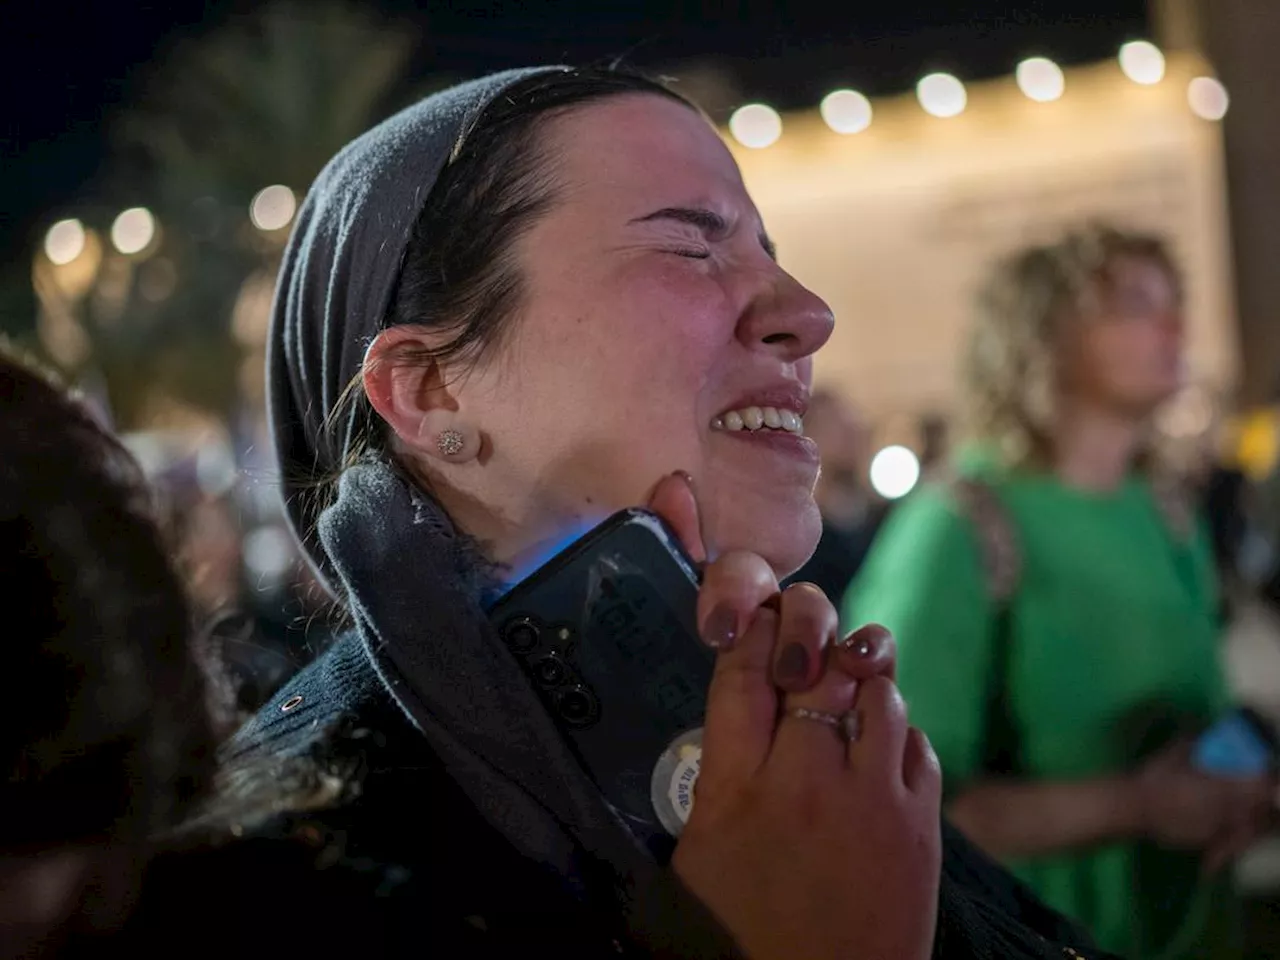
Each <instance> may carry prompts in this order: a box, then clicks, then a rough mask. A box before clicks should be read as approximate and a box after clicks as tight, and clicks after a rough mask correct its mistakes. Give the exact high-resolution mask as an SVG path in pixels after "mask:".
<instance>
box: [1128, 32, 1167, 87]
mask: <svg viewBox="0 0 1280 960" xmlns="http://www.w3.org/2000/svg"><path fill="white" fill-rule="evenodd" d="M1120 69H1121V70H1123V71H1124V75H1125V76H1126V77H1128V78H1129V79H1130V80H1132V81H1133V82H1134V83H1141V84H1143V85H1144V86H1151V85H1152V84H1156V83H1159V82H1160V81H1161V80H1163V79H1164V54H1163V53H1161V52H1160V48H1159V47H1157V46H1156V45H1155V44H1154V43H1149V42H1148V41H1146V40H1134V41H1132V42H1130V43H1126V44H1125V45H1124V46H1123V47H1121V48H1120Z"/></svg>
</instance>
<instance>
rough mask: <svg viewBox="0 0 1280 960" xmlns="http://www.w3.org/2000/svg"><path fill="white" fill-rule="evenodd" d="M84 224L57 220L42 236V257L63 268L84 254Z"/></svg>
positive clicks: (75, 221) (77, 221) (76, 221)
mask: <svg viewBox="0 0 1280 960" xmlns="http://www.w3.org/2000/svg"><path fill="white" fill-rule="evenodd" d="M84 245H85V233H84V224H83V223H81V222H80V221H79V220H74V219H73V220H59V221H58V222H57V223H55V224H54V225H53V226H52V227H50V228H49V232H48V233H46V234H45V235H44V255H45V256H46V257H48V258H49V260H50V261H52V262H53V263H55V264H57V265H58V266H60V267H61V266H65V265H66V264H68V263H70V262H71V261H72V260H75V259H76V258H77V257H78V256H80V254H82V253H84Z"/></svg>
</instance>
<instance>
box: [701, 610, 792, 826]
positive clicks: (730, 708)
mask: <svg viewBox="0 0 1280 960" xmlns="http://www.w3.org/2000/svg"><path fill="white" fill-rule="evenodd" d="M777 626H778V614H777V613H776V612H775V611H773V610H771V609H769V608H767V607H766V608H764V609H761V610H760V611H759V613H758V615H757V616H756V617H755V619H754V620H753V622H752V624H751V626H750V627H749V628H748V630H747V632H746V633H745V634H743V636H742V638H741V640H740V641H739V642H738V643H736V644H735V645H734V646H733V647H731V648H729V649H724V650H721V652H720V654H719V656H717V657H716V666H715V671H714V672H713V673H712V675H711V686H710V688H709V689H708V691H707V715H706V721H705V723H704V727H703V731H702V764H701V769H700V771H699V774H698V787H697V797H698V803H699V804H702V803H703V800H704V799H705V797H707V796H708V795H712V796H713V800H712V802H715V801H714V795H715V794H718V793H720V792H722V791H727V792H730V793H732V792H736V791H737V790H738V789H740V788H742V787H743V786H745V785H746V783H747V782H748V781H749V780H750V778H751V777H752V776H754V775H755V773H756V771H757V770H759V768H760V765H761V764H762V763H763V762H764V760H765V757H766V756H768V754H769V750H770V747H771V745H772V743H773V734H774V727H775V724H776V720H777V714H778V697H777V692H776V688H775V687H774V685H773V680H772V679H771V678H770V676H769V666H770V663H771V662H772V659H773V647H774V639H775V637H776V634H777Z"/></svg>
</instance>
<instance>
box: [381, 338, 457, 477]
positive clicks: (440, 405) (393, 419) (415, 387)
mask: <svg viewBox="0 0 1280 960" xmlns="http://www.w3.org/2000/svg"><path fill="white" fill-rule="evenodd" d="M429 345H430V340H429V335H428V334H426V333H425V332H424V331H422V330H420V329H416V328H414V327H412V326H399V327H391V328H390V329H387V330H383V331H382V332H381V333H379V334H378V335H377V337H375V338H374V340H373V343H371V344H369V349H368V350H367V351H366V352H365V356H364V366H363V368H362V370H361V376H362V378H363V381H364V391H365V395H366V396H368V398H369V403H370V404H371V405H372V406H373V409H374V410H376V411H377V412H378V416H380V417H382V419H383V420H385V421H386V423H387V425H388V426H389V427H390V428H391V430H392V432H394V433H395V435H396V436H397V437H399V439H400V441H401V442H402V443H403V444H405V446H407V447H408V448H410V449H411V450H413V451H415V452H417V453H420V454H424V455H426V456H430V457H434V458H436V459H439V460H445V461H449V462H453V463H457V462H461V461H464V460H470V459H472V458H474V457H475V456H477V455H478V454H479V452H480V440H479V434H478V433H477V431H475V430H474V429H472V427H471V426H470V425H469V424H467V423H466V422H464V421H463V419H462V418H461V417H460V416H459V413H458V401H457V400H456V399H455V398H454V396H453V395H452V394H451V393H450V392H449V388H448V386H447V385H446V383H445V379H444V376H443V374H442V371H441V368H440V364H439V363H437V362H436V361H434V360H431V359H427V356H428V355H427V353H426V351H427V349H428V347H429Z"/></svg>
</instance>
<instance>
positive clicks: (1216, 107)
mask: <svg viewBox="0 0 1280 960" xmlns="http://www.w3.org/2000/svg"><path fill="white" fill-rule="evenodd" d="M1187 103H1188V104H1189V105H1190V106H1191V112H1192V113H1194V114H1195V115H1196V116H1197V117H1200V118H1201V119H1202V120H1221V119H1222V118H1223V117H1225V116H1226V115H1227V109H1228V108H1229V107H1230V106H1231V97H1230V96H1229V95H1228V94H1227V88H1226V87H1224V86H1223V85H1222V82H1221V81H1220V80H1217V79H1215V78H1214V77H1196V78H1195V79H1194V80H1192V81H1191V82H1190V83H1189V84H1187Z"/></svg>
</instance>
